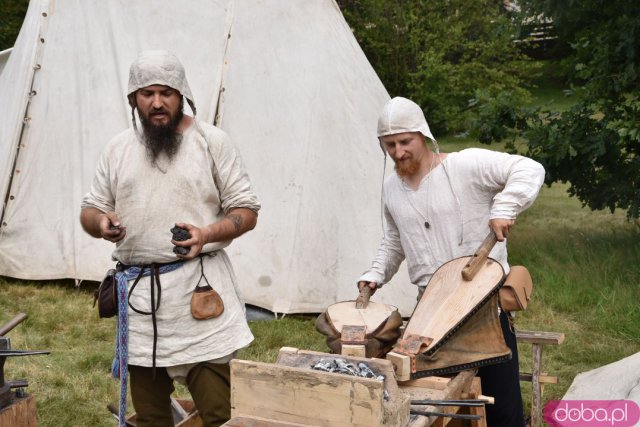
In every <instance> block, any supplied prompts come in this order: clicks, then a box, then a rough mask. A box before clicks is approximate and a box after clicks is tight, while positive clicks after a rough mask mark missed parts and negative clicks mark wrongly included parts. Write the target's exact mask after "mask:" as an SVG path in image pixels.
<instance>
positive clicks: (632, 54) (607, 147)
mask: <svg viewBox="0 0 640 427" xmlns="http://www.w3.org/2000/svg"><path fill="white" fill-rule="evenodd" d="M521 5H522V8H523V9H522V10H523V19H531V17H535V16H540V14H541V13H542V14H544V16H547V17H551V18H552V20H553V24H554V26H555V27H556V29H557V33H558V34H559V37H561V38H562V39H563V41H564V42H566V43H567V44H568V45H570V46H571V48H572V52H571V54H570V55H569V56H568V57H567V58H565V59H564V66H565V67H564V68H565V70H567V73H568V77H569V83H570V85H571V86H572V89H573V90H574V91H575V92H576V93H577V94H578V96H579V98H580V101H579V102H578V103H577V105H575V106H574V107H573V108H571V109H570V110H569V111H565V112H562V113H554V112H551V111H546V110H544V109H536V110H527V109H524V108H517V107H516V106H515V105H508V104H507V103H504V102H502V103H501V102H499V101H498V100H491V101H490V102H488V103H487V104H485V105H483V107H482V109H483V110H484V113H485V114H484V116H483V115H482V114H481V119H480V121H479V125H478V131H479V132H478V133H479V136H480V137H481V139H483V140H484V141H487V142H488V141H491V140H499V139H502V138H503V137H505V136H506V134H508V133H509V132H511V133H514V132H515V133H516V134H517V135H518V136H520V137H522V138H524V140H525V142H526V145H527V147H526V150H524V151H525V154H527V155H530V156H532V157H534V158H536V159H537V160H538V161H540V162H541V163H542V164H543V165H544V166H545V168H546V170H547V177H546V180H547V183H548V184H551V183H552V182H557V181H561V182H569V183H570V187H569V193H570V194H571V195H575V196H577V197H578V199H579V200H580V201H582V203H583V204H584V205H587V206H589V207H590V208H591V209H594V210H596V209H606V208H608V209H610V210H611V212H614V211H615V209H616V208H621V209H627V215H628V217H629V218H638V217H639V216H640V158H639V157H638V155H639V152H640V3H638V2H636V1H635V0H618V1H615V2H608V1H603V0H581V1H570V2H566V1H560V0H524V1H522V2H521ZM500 109H501V111H500V114H497V113H496V112H497V111H499V110H500ZM505 111H508V113H506V114H505ZM504 117H507V119H506V120H505V119H504Z"/></svg>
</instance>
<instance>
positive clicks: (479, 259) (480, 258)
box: [462, 230, 498, 282]
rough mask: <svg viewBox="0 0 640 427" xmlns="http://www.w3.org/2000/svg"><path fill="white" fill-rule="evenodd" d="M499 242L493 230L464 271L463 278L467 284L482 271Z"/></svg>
mask: <svg viewBox="0 0 640 427" xmlns="http://www.w3.org/2000/svg"><path fill="white" fill-rule="evenodd" d="M497 241H498V240H497V239H496V235H495V234H494V232H493V230H491V231H489V234H488V235H487V237H485V239H484V241H483V242H482V244H481V245H480V247H479V248H478V249H477V250H476V253H474V254H473V256H472V257H471V259H470V260H469V262H468V263H467V265H465V266H464V268H463V269H462V278H463V279H464V280H466V281H467V282H468V281H471V280H473V278H474V277H475V276H476V273H477V272H478V270H480V267H482V265H483V264H484V263H485V261H486V260H487V257H488V256H489V252H491V249H493V247H494V246H495V244H496V242H497Z"/></svg>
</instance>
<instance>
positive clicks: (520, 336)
mask: <svg viewBox="0 0 640 427" xmlns="http://www.w3.org/2000/svg"><path fill="white" fill-rule="evenodd" d="M516 339H517V340H518V342H521V343H529V344H551V345H559V344H562V343H563V342H564V334H563V333H562V332H542V331H521V330H516Z"/></svg>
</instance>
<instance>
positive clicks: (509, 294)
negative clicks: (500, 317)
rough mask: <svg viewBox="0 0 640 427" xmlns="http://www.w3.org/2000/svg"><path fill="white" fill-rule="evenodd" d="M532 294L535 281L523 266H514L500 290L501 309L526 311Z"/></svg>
mask: <svg viewBox="0 0 640 427" xmlns="http://www.w3.org/2000/svg"><path fill="white" fill-rule="evenodd" d="M532 293H533V281H532V280H531V275H530V274H529V271H528V270H527V269H526V268H525V267H523V266H521V265H516V266H513V267H511V270H510V271H509V275H508V276H507V278H506V280H505V282H504V285H502V288H500V293H499V295H500V307H501V308H502V309H503V310H504V311H521V310H526V309H527V305H528V304H529V300H530V299H531V294H532Z"/></svg>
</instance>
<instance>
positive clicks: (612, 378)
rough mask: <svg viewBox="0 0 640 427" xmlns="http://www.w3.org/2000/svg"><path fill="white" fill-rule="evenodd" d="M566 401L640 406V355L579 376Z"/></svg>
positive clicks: (564, 397)
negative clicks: (633, 403) (612, 401)
mask: <svg viewBox="0 0 640 427" xmlns="http://www.w3.org/2000/svg"><path fill="white" fill-rule="evenodd" d="M562 399H563V400H621V399H622V400H633V401H635V402H636V403H638V405H640V353H635V354H632V355H631V356H628V357H625V358H624V359H621V360H618V361H617V362H613V363H610V364H608V365H604V366H601V367H599V368H596V369H592V370H590V371H586V372H581V373H580V374H578V375H577V376H576V377H575V378H574V380H573V382H572V383H571V386H570V387H569V389H568V390H567V392H566V394H565V395H564V396H563V397H562Z"/></svg>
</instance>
